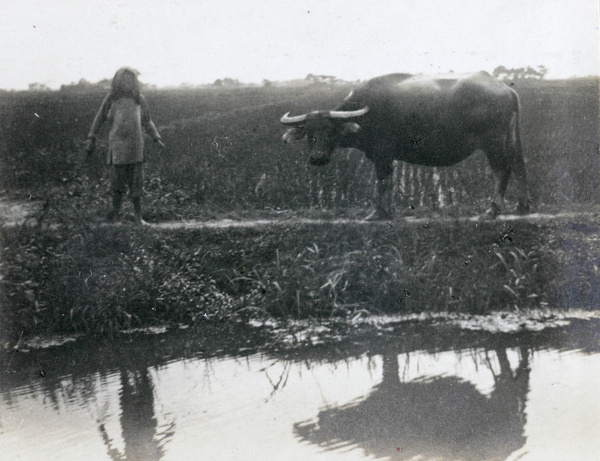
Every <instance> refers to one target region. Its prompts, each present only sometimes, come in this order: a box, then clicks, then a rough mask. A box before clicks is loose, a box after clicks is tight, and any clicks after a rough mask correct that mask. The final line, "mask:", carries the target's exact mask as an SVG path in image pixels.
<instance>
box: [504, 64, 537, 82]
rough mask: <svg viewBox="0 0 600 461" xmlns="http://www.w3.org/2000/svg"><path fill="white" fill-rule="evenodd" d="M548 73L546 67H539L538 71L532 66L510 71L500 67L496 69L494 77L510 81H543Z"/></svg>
mask: <svg viewBox="0 0 600 461" xmlns="http://www.w3.org/2000/svg"><path fill="white" fill-rule="evenodd" d="M547 73H548V69H547V68H546V67H545V66H537V70H536V69H534V68H533V67H531V66H527V67H519V68H512V69H508V68H506V67H504V66H498V67H496V68H495V69H494V77H496V78H504V79H508V80H518V79H520V78H533V79H537V80H541V79H543V78H544V76H545V75H546V74H547Z"/></svg>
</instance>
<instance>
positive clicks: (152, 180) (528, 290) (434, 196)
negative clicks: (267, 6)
mask: <svg viewBox="0 0 600 461" xmlns="http://www.w3.org/2000/svg"><path fill="white" fill-rule="evenodd" d="M514 86H515V88H516V89H517V91H518V92H519V94H520V96H521V102H522V137H523V144H524V149H525V154H526V157H527V164H528V170H529V177H530V182H531V192H532V195H533V197H534V199H535V202H536V208H537V210H540V211H547V212H561V211H562V212H564V211H576V210H579V211H590V210H597V209H598V208H597V205H598V194H599V190H598V182H599V180H600V175H599V165H598V162H599V156H598V80H597V79H583V80H572V81H548V82H546V81H527V82H520V81H519V82H516V83H515V85H514ZM350 89H351V86H310V87H305V88H273V87H270V88H233V89H227V88H224V89H215V88H206V89H197V90H171V91H166V90H162V91H152V92H148V93H146V96H147V99H148V102H149V105H150V109H151V111H152V114H153V118H154V121H155V123H156V124H157V126H158V127H159V130H160V132H161V134H162V135H163V138H164V141H165V143H166V144H167V149H165V150H159V149H158V148H156V147H155V146H151V145H149V146H148V149H147V165H146V172H147V179H146V193H145V198H144V202H145V212H144V217H145V219H147V220H150V221H155V222H158V221H166V220H175V219H191V218H199V219H211V218H217V217H230V218H240V219H241V218H255V217H265V216H275V217H277V216H287V217H289V216H311V217H315V216H319V217H326V218H328V217H331V218H333V217H343V216H347V217H351V218H355V217H356V218H361V217H364V216H365V215H366V213H367V211H368V208H370V207H371V206H372V200H373V196H374V178H373V171H372V166H371V164H370V163H369V162H367V161H366V160H365V159H364V156H363V154H362V153H360V152H357V151H346V152H343V153H339V154H337V155H336V156H335V157H334V160H333V161H332V163H331V164H330V165H328V166H327V167H324V168H319V169H317V168H315V167H310V166H309V165H308V162H307V159H306V158H305V157H304V156H303V155H302V153H301V152H300V150H299V148H294V147H289V146H284V145H283V144H282V143H281V141H280V138H281V135H282V133H283V131H284V129H283V128H282V126H280V124H279V122H278V120H279V118H280V116H281V115H282V114H283V113H285V112H287V111H291V112H292V113H299V112H305V111H307V110H311V109H316V108H332V107H334V106H335V104H336V103H337V101H339V100H340V99H342V98H343V97H344V96H345V95H346V94H347V93H348V91H349V90H350ZM102 97H103V94H101V93H90V94H82V93H69V92H66V91H63V92H49V93H30V92H26V93H2V94H0V139H2V144H1V145H0V149H1V150H0V168H1V169H0V171H1V174H0V183H1V187H2V195H3V196H4V197H5V198H8V199H12V198H19V197H20V198H25V199H28V200H39V201H41V202H42V203H43V206H42V208H41V210H40V211H39V212H38V213H37V215H36V221H35V222H37V225H33V226H17V227H12V228H3V229H1V230H0V238H1V241H2V245H1V246H2V250H1V254H0V258H1V259H0V261H1V266H0V325H1V328H2V329H3V331H2V334H3V335H5V336H6V337H11V338H14V337H16V336H18V335H20V334H36V333H56V332H75V331H86V332H89V333H110V332H115V331H118V330H120V329H123V328H129V327H136V326H147V325H153V324H157V323H164V322H175V323H177V322H183V323H188V324H190V323H197V322H202V321H221V320H241V321H243V320H246V319H248V318H250V317H269V316H271V317H279V318H298V317H299V318H307V317H310V318H312V317H315V318H322V317H331V316H341V317H349V318H352V317H353V316H356V315H358V314H360V313H363V314H366V313H380V312H389V313H408V312H423V311H429V312H431V311H436V312H437V311H451V312H469V313H486V312H489V311H491V310H498V309H500V310H512V311H514V310H522V309H528V308H559V309H564V308H584V309H595V308H597V306H598V305H599V302H600V277H599V273H598V267H599V266H600V252H599V251H598V239H597V235H598V230H599V229H598V220H597V219H595V218H591V217H589V216H588V217H587V218H573V219H556V220H553V221H550V222H535V221H514V222H502V221H498V222H479V223H473V222H464V221H458V220H456V221H450V222H436V220H435V219H432V222H431V223H430V224H429V225H426V226H423V225H420V224H415V223H412V224H410V223H407V222H405V221H403V220H401V219H398V220H396V221H395V222H394V223H392V225H391V226H387V225H385V224H373V225H364V224H360V223H351V222H349V223H345V224H335V223H329V224H327V223H326V224H320V225H301V226H298V225H281V226H272V227H266V228H260V229H220V230H219V229H213V230H207V229H204V230H189V229H188V230H177V231H173V230H171V231H166V230H160V229H156V228H146V229H138V228H135V227H133V226H129V225H124V226H101V227H98V226H97V225H96V224H99V223H100V222H102V221H103V220H104V215H105V213H106V211H107V209H108V200H109V196H108V184H107V175H106V170H105V166H104V165H103V160H104V155H103V154H104V152H103V150H104V149H105V148H106V140H105V138H104V139H103V140H102V141H101V142H100V143H99V145H100V146H99V149H98V151H97V153H96V154H95V156H94V157H92V158H90V159H87V158H86V154H85V153H84V152H83V150H82V143H83V141H84V139H85V136H86V134H87V131H88V130H89V126H90V124H91V121H92V118H93V116H94V114H95V111H96V110H97V108H98V106H99V104H100V102H101V100H102ZM394 191H395V203H396V208H397V215H398V216H403V215H406V214H410V215H416V216H426V217H431V218H435V216H439V215H446V216H461V215H462V216H464V215H467V216H472V215H475V214H477V213H479V212H481V211H483V210H484V209H485V208H486V206H487V201H488V197H489V195H490V194H491V191H492V187H491V180H490V173H489V171H488V168H487V166H486V164H485V160H484V158H483V157H482V156H474V157H473V158H471V159H468V160H467V161H465V162H463V163H462V164H460V165H458V166H456V167H451V168H446V169H437V170H434V169H427V168H420V167H413V166H409V165H405V164H401V163H400V164H398V165H397V167H396V172H395V186H394ZM514 205H515V203H514V192H513V190H512V187H509V194H508V206H509V208H511V207H514ZM596 216H597V215H596ZM57 224H58V226H56V225H57Z"/></svg>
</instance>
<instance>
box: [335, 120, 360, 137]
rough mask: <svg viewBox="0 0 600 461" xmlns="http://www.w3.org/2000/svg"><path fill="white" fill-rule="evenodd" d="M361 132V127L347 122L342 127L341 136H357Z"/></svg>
mask: <svg viewBox="0 0 600 461" xmlns="http://www.w3.org/2000/svg"><path fill="white" fill-rule="evenodd" d="M360 130H361V128H360V125H359V124H358V123H354V122H347V123H344V124H343V125H342V128H341V130H340V134H341V135H342V136H347V135H350V134H356V133H358V132H359V131H360Z"/></svg>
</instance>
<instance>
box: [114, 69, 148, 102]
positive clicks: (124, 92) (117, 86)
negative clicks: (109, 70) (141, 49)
mask: <svg viewBox="0 0 600 461" xmlns="http://www.w3.org/2000/svg"><path fill="white" fill-rule="evenodd" d="M125 74H131V75H133V77H134V81H135V84H134V87H133V89H130V88H125V87H124V85H123V77H124V75H125ZM137 76H138V71H136V70H135V69H132V68H131V67H121V68H120V69H119V70H118V71H117V72H116V73H115V76H114V77H113V79H112V83H111V85H110V99H111V100H112V101H116V100H117V99H119V98H133V99H134V100H135V102H136V103H137V104H140V100H141V97H140V94H141V93H140V83H139V81H138V78H137Z"/></svg>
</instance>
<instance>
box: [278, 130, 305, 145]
mask: <svg viewBox="0 0 600 461" xmlns="http://www.w3.org/2000/svg"><path fill="white" fill-rule="evenodd" d="M305 136H306V133H305V132H304V130H303V129H302V128H290V129H288V130H287V131H286V132H285V134H284V135H283V137H282V138H281V139H282V140H283V142H285V143H288V142H292V141H299V140H300V139H302V138H304V137H305Z"/></svg>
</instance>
